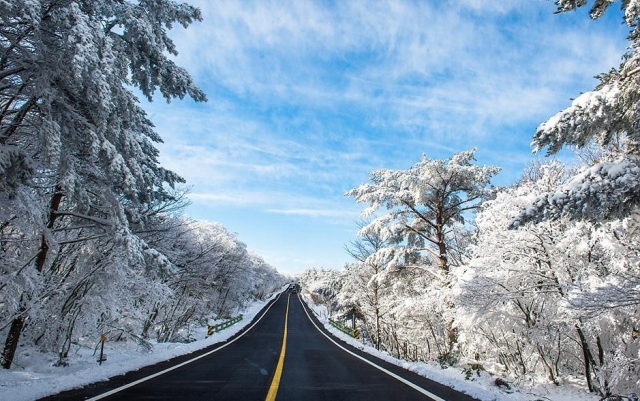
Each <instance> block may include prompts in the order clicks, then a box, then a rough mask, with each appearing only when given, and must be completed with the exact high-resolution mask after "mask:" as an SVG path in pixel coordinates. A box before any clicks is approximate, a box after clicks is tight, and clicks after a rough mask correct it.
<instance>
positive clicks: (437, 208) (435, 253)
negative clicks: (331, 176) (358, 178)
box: [346, 149, 500, 279]
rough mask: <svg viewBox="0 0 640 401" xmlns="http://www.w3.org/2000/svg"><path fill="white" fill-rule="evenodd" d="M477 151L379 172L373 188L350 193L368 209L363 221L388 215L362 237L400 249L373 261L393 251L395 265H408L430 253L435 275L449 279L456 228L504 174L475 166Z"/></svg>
mask: <svg viewBox="0 0 640 401" xmlns="http://www.w3.org/2000/svg"><path fill="white" fill-rule="evenodd" d="M475 151H476V150H475V149H471V150H467V151H463V152H460V153H458V154H456V155H454V156H452V157H451V158H450V159H448V160H437V159H430V158H428V157H427V156H423V157H422V160H420V162H418V163H416V164H415V165H414V166H412V167H411V168H409V169H407V170H388V169H382V170H376V171H373V172H372V173H371V181H372V182H373V183H372V184H363V185H360V186H359V187H357V188H354V189H352V190H350V191H349V192H347V194H346V195H347V196H351V197H353V198H355V200H356V201H357V202H359V203H368V204H369V207H368V208H366V209H365V210H364V211H363V215H364V216H370V215H372V214H373V213H375V212H376V211H378V210H379V209H381V208H386V209H387V210H388V213H387V214H384V215H382V216H380V217H377V218H375V219H373V220H372V221H371V222H370V223H369V224H368V225H367V226H365V227H363V228H362V229H361V230H360V234H362V235H367V234H368V233H372V234H374V235H379V236H380V237H381V238H383V239H384V240H385V241H394V242H395V243H396V244H398V245H399V246H398V247H396V248H384V249H381V250H379V251H378V252H376V253H374V254H373V255H372V256H370V258H376V257H380V256H383V257H386V256H387V255H388V254H389V252H390V251H391V252H395V264H396V265H400V264H404V265H406V266H410V265H416V264H417V263H416V262H418V261H419V260H420V258H421V257H422V256H423V254H424V253H426V255H427V258H429V259H431V260H434V261H435V262H436V264H437V267H438V268H439V269H438V270H439V271H437V270H431V273H432V274H433V275H434V276H436V277H438V278H441V279H442V278H444V277H443V275H444V276H446V274H447V273H448V272H449V269H450V263H451V261H450V255H451V253H452V251H453V250H454V249H452V239H453V237H452V234H453V232H454V230H455V228H456V223H463V222H464V219H465V216H468V215H469V213H470V212H471V211H473V210H475V209H477V208H478V206H479V202H480V201H481V200H482V199H483V198H484V197H485V196H487V195H488V194H489V193H490V188H489V185H490V180H491V178H492V177H493V176H494V175H495V174H497V173H498V172H499V171H500V168H498V167H493V166H476V165H474V164H473V161H474V160H475ZM423 264H424V263H423Z"/></svg>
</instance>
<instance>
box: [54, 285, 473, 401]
mask: <svg viewBox="0 0 640 401" xmlns="http://www.w3.org/2000/svg"><path fill="white" fill-rule="evenodd" d="M42 400H47V401H51V400H56V401H59V400H74V401H75V400H91V401H95V400H126V401H134V400H174V401H175V400H188V401H198V400H207V401H213V400H215V401H223V400H242V401H244V400H260V401H273V400H283V401H293V400H295V401H316V400H317V401H320V400H323V401H338V400H345V401H347V400H348V401H384V400H434V401H472V400H475V399H474V398H472V397H470V396H468V395H466V394H463V393H460V392H458V391H455V390H453V389H451V388H449V387H446V386H444V385H442V384H439V383H437V382H434V381H432V380H429V379H427V378H425V377H422V376H420V375H418V374H415V373H413V372H410V371H408V370H405V369H403V368H401V367H398V366H396V365H393V364H391V363H388V362H385V361H383V360H381V359H378V358H376V357H374V356H371V355H369V354H367V353H364V352H363V351H361V350H359V349H357V348H355V347H352V346H350V345H347V344H346V343H344V342H342V341H340V340H337V339H336V338H335V337H333V336H332V335H331V334H329V332H328V331H327V330H326V329H325V328H324V327H323V326H322V324H321V323H320V322H319V321H318V320H317V318H316V317H315V316H314V315H313V313H311V310H310V309H309V308H308V307H307V306H306V305H305V304H304V303H303V301H302V300H301V298H300V296H299V294H297V293H292V291H291V290H287V291H285V292H283V293H281V294H280V295H279V296H278V297H277V298H276V299H274V300H273V301H272V302H270V303H269V304H267V305H266V306H265V308H264V309H263V310H262V311H261V312H260V313H259V314H258V315H257V316H256V318H255V319H254V321H253V322H251V324H249V325H247V327H246V328H245V329H244V330H243V331H241V332H239V333H238V334H237V335H235V336H234V337H232V338H230V339H229V340H227V341H226V342H223V343H218V344H214V345H212V346H210V347H208V348H205V349H202V350H200V351H197V352H194V353H191V354H188V355H183V356H181V357H176V358H173V359H170V360H168V361H164V362H161V363H158V364H155V365H151V366H147V367H145V368H142V369H140V370H137V371H132V372H128V373H127V374H124V375H121V376H115V377H112V378H111V379H110V380H108V381H104V382H97V383H93V384H90V385H88V386H86V387H83V388H79V389H74V390H69V391H65V392H62V393H59V394H55V395H52V396H48V397H46V398H43V399H42Z"/></svg>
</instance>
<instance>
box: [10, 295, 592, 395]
mask: <svg viewBox="0 0 640 401" xmlns="http://www.w3.org/2000/svg"><path fill="white" fill-rule="evenodd" d="M275 296H277V294H274V295H273V296H272V297H271V298H269V299H268V300H266V301H263V302H257V303H254V304H253V305H251V306H250V307H249V308H247V310H246V311H244V312H243V315H244V319H243V320H242V321H240V322H239V323H236V324H235V325H233V326H231V327H229V328H228V329H225V330H223V331H222V332H219V333H215V335H213V336H212V337H209V338H205V337H206V327H201V328H197V329H194V331H192V334H193V336H194V337H195V338H198V339H199V340H198V341H195V342H192V343H190V344H184V343H160V344H158V343H155V344H154V347H153V349H152V350H151V351H146V350H144V349H141V348H140V347H139V346H138V345H137V344H135V343H133V342H128V343H127V342H124V343H123V342H119V343H117V345H115V344H110V343H109V342H106V343H105V353H106V354H107V356H108V358H107V361H106V362H104V363H103V364H102V365H98V363H97V361H96V360H97V354H94V349H93V348H88V347H74V349H73V350H72V352H71V353H70V355H69V362H70V364H69V366H67V367H54V366H53V364H54V363H55V362H56V361H57V359H58V358H57V355H55V354H42V353H39V352H37V351H33V352H29V351H24V350H22V351H21V353H20V359H19V360H18V361H17V363H16V364H15V365H14V368H12V369H11V370H4V369H2V370H0V398H1V399H2V400H12V401H27V400H35V399H38V398H41V397H44V396H47V395H50V394H55V393H58V392H60V391H63V390H68V389H71V388H74V387H80V386H83V385H86V384H89V383H93V382H96V381H103V380H107V379H109V378H110V377H112V376H117V375H120V374H124V373H125V372H128V371H131V370H137V369H140V368H142V367H144V366H147V365H151V364H154V363H157V362H160V361H164V360H167V359H170V358H173V357H176V356H180V355H184V354H188V353H191V352H194V351H197V350H199V349H202V348H205V347H208V346H210V345H213V344H215V343H218V342H222V341H225V340H227V339H228V338H230V337H231V336H233V335H234V334H236V333H237V332H239V331H240V330H241V329H242V328H244V327H246V326H247V325H248V324H249V323H250V322H251V320H252V319H253V318H254V317H255V316H256V315H257V314H258V313H259V312H260V310H261V309H262V308H263V307H264V306H265V304H266V303H268V302H269V301H270V300H271V299H273V298H274V297H275ZM305 300H306V301H307V304H308V305H310V306H311V307H312V308H313V309H314V311H315V312H316V314H317V315H318V316H319V319H320V321H321V322H322V323H323V324H324V326H325V327H326V328H327V330H329V331H330V332H331V333H332V334H333V335H334V336H335V337H337V338H338V339H340V340H342V341H344V342H346V343H349V344H351V345H353V346H355V347H358V348H359V349H361V350H363V351H365V352H368V353H370V354H372V355H375V356H377V357H379V358H381V359H384V360H386V361H388V362H391V363H394V364H396V365H398V366H402V367H404V368H406V369H408V370H411V371H414V372H416V373H418V374H420V375H423V376H425V377H428V378H430V379H433V380H435V381H438V382H440V383H443V384H446V385H448V386H450V387H453V388H455V389H457V390H460V391H463V392H465V393H467V394H469V395H472V396H474V397H476V398H478V399H481V400H487V401H489V400H496V401H498V400H500V401H502V400H504V401H534V400H541V401H542V400H551V401H577V400H585V401H592V400H598V397H596V396H593V395H590V394H588V393H586V392H585V391H584V390H582V389H580V388H578V386H577V385H576V386H575V387H572V386H569V385H566V386H563V387H556V386H551V385H542V384H541V385H537V386H534V387H532V388H527V389H525V388H517V387H515V386H513V385H512V390H511V392H510V393H507V392H505V391H503V390H501V389H500V388H498V387H496V385H495V384H494V383H495V379H496V378H495V377H493V376H491V375H489V374H488V373H486V372H481V374H480V376H477V375H475V374H474V375H473V377H472V379H471V380H465V375H464V373H463V372H461V371H460V370H459V369H455V368H448V369H441V368H440V366H439V365H438V364H436V363H429V364H427V363H416V362H407V361H403V360H399V359H396V358H393V357H391V356H390V355H388V354H387V353H384V352H380V351H377V350H376V349H375V348H373V347H370V346H365V345H363V344H362V343H361V342H360V341H357V340H355V339H353V338H351V337H350V336H348V335H346V334H344V333H342V332H340V331H339V330H337V329H335V328H333V327H332V326H331V325H329V321H328V319H327V318H326V311H325V310H324V307H323V306H318V305H314V304H312V302H311V300H310V299H309V298H307V297H305ZM98 352H99V351H98Z"/></svg>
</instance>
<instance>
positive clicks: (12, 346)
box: [2, 185, 64, 369]
mask: <svg viewBox="0 0 640 401" xmlns="http://www.w3.org/2000/svg"><path fill="white" fill-rule="evenodd" d="M63 196H64V195H63V193H62V188H61V187H60V185H56V187H55V191H54V193H53V196H52V197H51V207H50V209H49V220H48V221H47V228H53V225H54V223H55V221H56V218H57V216H58V215H57V214H56V212H57V211H58V209H59V208H60V202H61V201H62V197H63ZM48 253H49V245H48V244H47V238H46V236H45V234H44V233H43V234H42V237H41V238H40V249H39V251H38V256H37V257H36V270H38V272H42V270H43V269H44V265H45V262H46V261H47V254H48ZM20 302H21V303H22V300H21V301H20ZM20 311H21V313H20V316H18V317H17V318H15V319H14V320H13V322H11V328H10V329H9V334H7V339H6V341H5V343H4V350H3V351H2V367H3V368H5V369H10V368H11V364H12V363H13V358H14V356H15V353H16V349H17V348H18V342H20V335H21V334H22V329H23V327H24V322H25V319H26V317H25V316H24V312H25V310H24V308H23V307H21V309H20Z"/></svg>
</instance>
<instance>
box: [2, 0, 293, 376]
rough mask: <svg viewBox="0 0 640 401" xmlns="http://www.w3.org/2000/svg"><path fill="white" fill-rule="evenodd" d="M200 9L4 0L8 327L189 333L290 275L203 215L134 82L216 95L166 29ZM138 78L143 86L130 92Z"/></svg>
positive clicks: (57, 349) (5, 360) (35, 342)
mask: <svg viewBox="0 0 640 401" xmlns="http://www.w3.org/2000/svg"><path fill="white" fill-rule="evenodd" d="M200 19H201V15H200V11H199V10H198V9H197V8H194V7H191V6H188V5H185V4H178V3H175V2H173V1H168V0H161V1H157V0H153V1H152V0H142V1H138V2H128V1H106V0H104V1H94V0H87V1H48V0H15V1H9V2H6V1H0V82H1V85H0V335H2V336H3V339H4V342H3V344H4V347H3V351H2V357H1V359H2V366H3V367H4V368H6V369H9V368H11V366H12V364H13V362H14V361H15V359H16V357H17V355H18V354H19V348H18V345H21V346H22V345H27V346H30V347H35V348H36V349H39V350H40V351H42V352H54V353H57V354H58V355H59V358H58V361H57V362H56V364H57V365H59V366H65V365H66V364H68V360H67V356H68V354H69V351H70V349H71V347H72V344H76V345H77V344H78V343H79V342H82V341H86V342H89V343H95V341H96V339H99V338H100V337H101V336H102V335H104V336H105V337H106V338H108V339H109V341H126V340H129V341H135V342H137V343H138V344H140V346H141V347H143V348H149V347H151V343H150V340H152V339H153V340H155V341H157V342H165V341H191V340H193V339H192V338H189V328H190V327H192V326H193V325H198V326H199V327H200V326H203V325H206V324H207V321H208V320H209V319H214V318H226V317H230V316H233V315H236V314H237V313H238V311H239V310H241V309H242V308H243V307H244V306H246V305H247V304H249V303H251V302H253V301H255V300H262V299H264V298H265V296H266V295H268V294H269V293H271V292H272V291H273V290H275V289H277V288H279V287H281V285H282V284H283V282H284V277H283V276H282V275H281V274H280V273H279V272H278V271H277V270H276V269H275V268H274V267H273V266H270V265H269V264H268V263H266V262H265V261H264V260H263V259H262V258H261V257H260V256H258V255H255V254H253V253H252V252H251V251H250V250H248V249H247V246H246V245H245V244H244V243H242V242H241V241H239V240H238V238H237V235H236V234H233V233H230V232H228V231H227V229H226V228H225V227H223V226H221V225H220V224H217V223H212V222H205V221H194V220H192V219H190V218H188V217H186V216H185V215H184V213H183V211H184V208H185V207H186V206H187V205H188V202H189V201H188V197H187V194H188V187H187V186H185V183H184V179H182V178H181V177H180V176H178V175H177V174H175V173H174V172H172V171H169V170H167V169H165V168H163V167H162V166H160V164H159V162H158V150H157V147H156V144H158V143H159V142H161V141H162V140H161V138H160V137H159V136H158V134H157V133H156V132H155V131H154V126H153V123H152V122H151V121H150V120H149V119H148V118H147V116H146V113H145V111H144V110H143V109H142V107H141V106H140V100H139V99H138V98H137V95H136V93H138V92H139V93H141V94H142V96H144V97H146V98H147V99H148V100H151V99H152V98H153V96H154V95H155V94H156V92H157V93H158V94H159V95H161V96H162V98H164V99H165V100H166V101H167V102H170V101H171V100H173V99H175V98H179V99H182V98H184V97H190V98H191V99H193V100H194V101H196V102H203V101H206V100H207V99H206V96H205V94H204V93H203V92H202V91H201V90H200V89H199V88H198V87H197V86H196V85H195V84H194V82H193V81H192V79H191V77H190V76H189V74H188V73H187V71H186V70H184V69H183V68H181V67H179V66H177V65H176V64H175V63H174V62H173V61H172V58H171V56H172V55H175V54H176V53H177V50H176V48H175V46H174V44H173V42H172V40H171V39H170V38H169V36H168V31H169V30H170V29H171V28H172V26H173V25H174V24H180V25H182V26H183V27H185V28H186V27H187V26H189V25H190V24H191V23H192V22H194V21H199V20H200ZM134 91H135V92H134Z"/></svg>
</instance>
